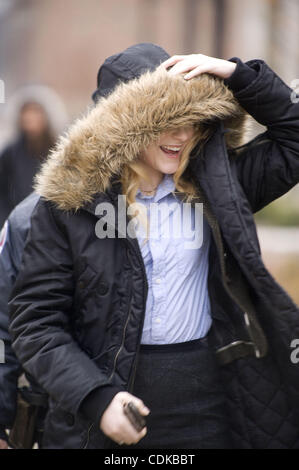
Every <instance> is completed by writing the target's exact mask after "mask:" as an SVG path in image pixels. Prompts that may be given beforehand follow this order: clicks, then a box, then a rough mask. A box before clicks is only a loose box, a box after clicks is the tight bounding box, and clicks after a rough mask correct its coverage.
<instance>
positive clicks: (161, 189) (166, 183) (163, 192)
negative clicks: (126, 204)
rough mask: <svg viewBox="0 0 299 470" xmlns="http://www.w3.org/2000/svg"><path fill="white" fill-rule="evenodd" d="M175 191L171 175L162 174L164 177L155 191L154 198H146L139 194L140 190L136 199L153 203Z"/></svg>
mask: <svg viewBox="0 0 299 470" xmlns="http://www.w3.org/2000/svg"><path fill="white" fill-rule="evenodd" d="M174 190H175V182H174V180H173V175H168V174H164V177H163V179H162V181H161V183H160V184H159V186H158V188H157V191H156V193H155V195H154V196H147V195H144V194H142V193H141V191H140V189H138V190H137V193H136V197H138V198H140V199H152V200H153V202H158V201H159V200H160V199H162V198H163V197H165V196H168V194H170V193H172V191H174Z"/></svg>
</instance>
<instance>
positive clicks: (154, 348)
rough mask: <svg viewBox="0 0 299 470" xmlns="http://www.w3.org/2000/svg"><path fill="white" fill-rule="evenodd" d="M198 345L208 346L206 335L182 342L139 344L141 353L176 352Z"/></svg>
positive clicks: (192, 348)
mask: <svg viewBox="0 0 299 470" xmlns="http://www.w3.org/2000/svg"><path fill="white" fill-rule="evenodd" d="M199 346H205V347H207V346H208V337H207V336H205V337H204V338H199V339H193V340H191V341H185V342H183V343H170V344H141V345H140V352H141V353H152V352H176V351H192V350H194V349H198V347H199Z"/></svg>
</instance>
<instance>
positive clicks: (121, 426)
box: [100, 392, 150, 445]
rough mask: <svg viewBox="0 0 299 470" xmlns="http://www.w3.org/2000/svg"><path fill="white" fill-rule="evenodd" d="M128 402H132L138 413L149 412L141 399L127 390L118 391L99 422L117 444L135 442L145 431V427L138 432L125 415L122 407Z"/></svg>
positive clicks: (144, 413)
mask: <svg viewBox="0 0 299 470" xmlns="http://www.w3.org/2000/svg"><path fill="white" fill-rule="evenodd" d="M129 402H133V403H134V405H135V406H136V408H137V409H138V411H139V413H140V414H142V415H143V416H146V415H148V414H149V412H150V410H149V409H148V408H147V406H145V404H144V403H143V401H142V400H140V399H139V398H137V397H135V396H134V395H131V394H130V393H128V392H119V393H117V394H116V395H115V396H114V398H113V400H112V401H111V403H110V405H109V406H108V407H107V409H106V410H105V412H104V413H103V416H102V419H101V422H100V428H101V429H102V431H103V432H104V433H105V434H106V435H107V436H108V437H110V438H111V439H112V440H114V441H115V442H117V443H118V444H120V443H122V444H127V445H130V444H136V443H137V442H139V441H140V439H142V438H143V437H144V436H145V435H146V433H147V428H146V427H145V428H143V429H142V430H141V431H140V432H138V431H137V430H136V429H135V427H134V426H133V424H131V422H130V420H129V419H128V417H127V416H126V415H125V413H124V410H123V408H124V405H125V404H127V403H129Z"/></svg>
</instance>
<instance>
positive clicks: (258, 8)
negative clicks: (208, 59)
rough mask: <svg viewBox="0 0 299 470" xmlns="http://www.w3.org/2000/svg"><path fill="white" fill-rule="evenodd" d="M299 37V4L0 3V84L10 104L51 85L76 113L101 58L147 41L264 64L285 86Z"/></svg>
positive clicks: (297, 63) (177, 0) (218, 0)
mask: <svg viewBox="0 0 299 470" xmlns="http://www.w3.org/2000/svg"><path fill="white" fill-rule="evenodd" d="M298 33H299V2H298V0H250V2H247V1H246V2H245V1H240V0H85V1H84V2H83V1H82V0H51V1H49V0H0V78H1V79H2V80H4V82H5V85H6V95H7V98H9V96H10V94H11V93H13V91H14V90H15V89H16V88H17V87H18V86H20V85H22V84H24V83H28V82H32V81H33V82H42V83H45V84H48V85H50V86H52V87H53V88H54V89H55V90H56V91H57V92H58V93H59V94H60V95H61V96H62V98H63V99H64V100H65V102H66V104H67V107H68V109H69V111H70V113H71V115H76V114H77V113H79V112H80V111H81V110H82V109H84V108H85V106H86V104H87V103H88V102H89V97H90V94H91V92H92V90H93V89H94V87H95V77H96V73H97V69H98V66H99V65H100V64H101V62H102V61H103V60H104V59H105V57H107V56H108V55H111V54H113V53H115V52H118V51H119V50H122V49H124V48H125V47H127V46H129V45H131V44H133V43H136V42H145V41H151V42H155V43H158V44H160V45H162V46H163V47H164V48H165V49H166V50H168V51H169V53H170V54H174V53H180V54H181V53H191V52H201V53H203V54H207V55H215V56H217V57H222V58H229V57H232V56H234V55H237V56H239V57H241V58H242V59H243V60H249V59H251V58H255V57H259V58H263V59H265V60H266V61H267V62H268V63H269V64H270V65H271V66H273V68H275V70H277V72H278V73H280V74H281V76H282V77H283V78H284V79H285V80H286V81H287V82H289V83H290V82H291V81H292V80H293V79H294V78H299V52H298V47H297V41H298V37H299V34H298ZM3 110H4V107H3V106H2V105H1V106H0V118H3Z"/></svg>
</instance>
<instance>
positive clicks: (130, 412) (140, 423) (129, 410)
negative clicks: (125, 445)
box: [124, 401, 146, 432]
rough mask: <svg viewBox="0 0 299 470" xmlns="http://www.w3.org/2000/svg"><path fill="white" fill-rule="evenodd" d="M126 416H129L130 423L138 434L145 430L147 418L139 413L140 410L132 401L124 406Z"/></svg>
mask: <svg viewBox="0 0 299 470" xmlns="http://www.w3.org/2000/svg"><path fill="white" fill-rule="evenodd" d="M124 414H125V415H126V416H127V418H128V419H129V421H130V423H131V424H132V425H133V426H134V428H135V429H136V431H137V432H140V431H142V429H143V428H145V426H146V420H145V417H144V416H142V415H141V414H140V413H139V411H138V408H137V407H136V406H135V405H134V403H133V402H132V401H130V402H129V403H126V404H125V405H124Z"/></svg>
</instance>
